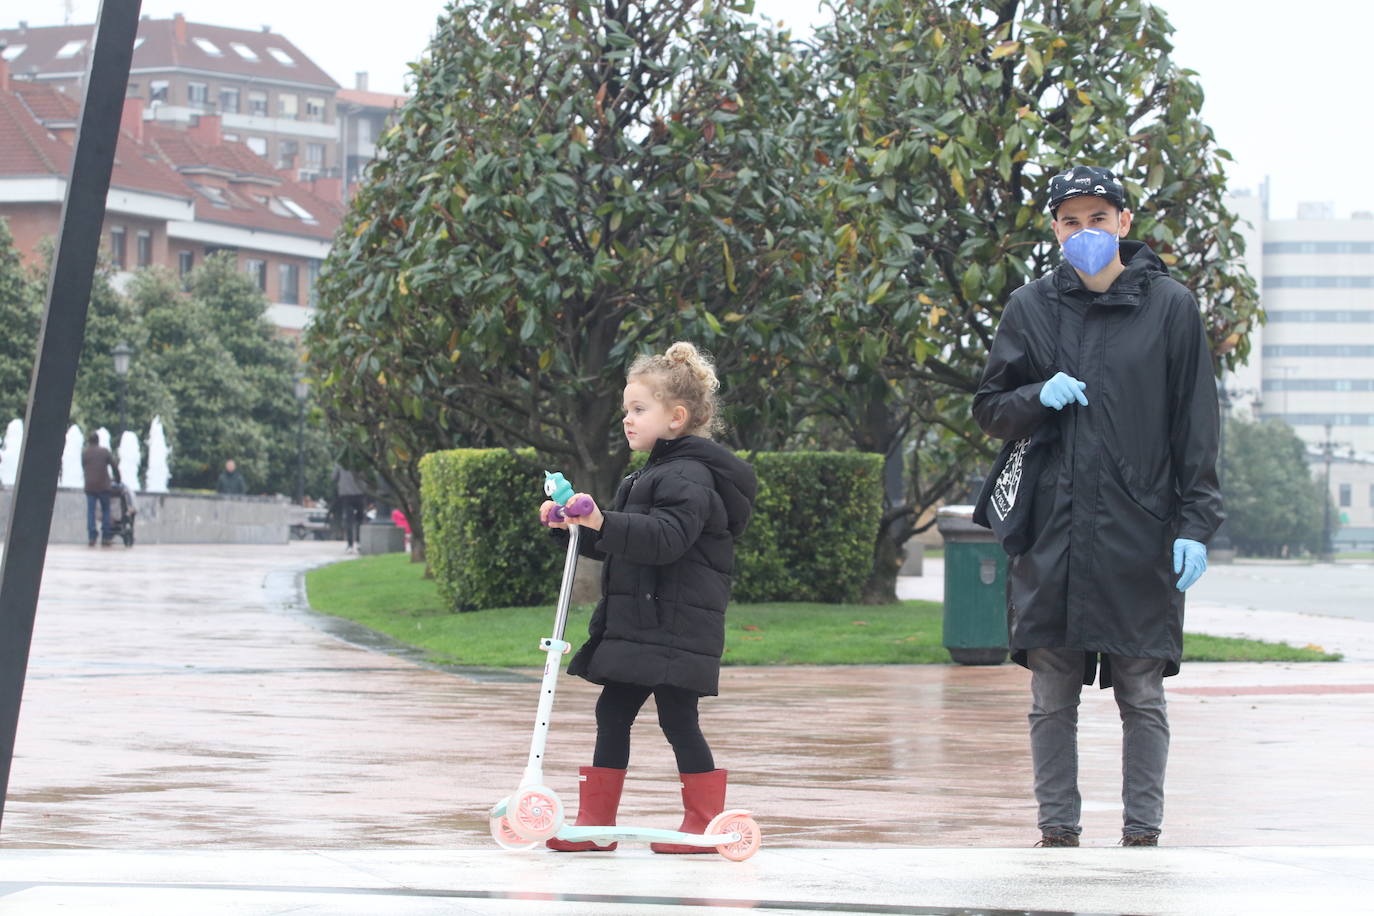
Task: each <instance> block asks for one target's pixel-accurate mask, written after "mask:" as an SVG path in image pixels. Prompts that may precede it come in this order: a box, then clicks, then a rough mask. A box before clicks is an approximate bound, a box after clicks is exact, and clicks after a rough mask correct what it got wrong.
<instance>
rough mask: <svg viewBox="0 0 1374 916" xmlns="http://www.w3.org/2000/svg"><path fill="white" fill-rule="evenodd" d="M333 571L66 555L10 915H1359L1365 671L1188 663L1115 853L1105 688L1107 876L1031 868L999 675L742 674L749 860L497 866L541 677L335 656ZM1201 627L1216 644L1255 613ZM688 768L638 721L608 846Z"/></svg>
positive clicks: (46, 642)
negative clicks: (499, 830) (1158, 809)
mask: <svg viewBox="0 0 1374 916" xmlns="http://www.w3.org/2000/svg"><path fill="white" fill-rule="evenodd" d="M339 558H341V547H340V545H338V544H334V543H328V542H327V543H308V542H297V543H293V544H290V545H283V546H280V547H270V548H269V547H247V546H233V547H205V546H165V547H149V548H144V547H139V548H137V549H135V550H133V551H127V552H126V551H123V550H118V549H116V550H96V551H90V550H87V549H86V548H83V547H54V548H51V549H50V552H49V562H48V568H47V571H46V574H45V582H44V589H43V596H42V599H41V602H40V608H39V617H38V621H37V626H36V630H35V639H34V646H33V652H32V657H31V662H30V670H29V681H28V686H27V689H26V693H25V699H24V707H23V711H22V715H21V722H20V730H19V736H18V753H17V756H16V760H15V764H14V769H13V773H12V777H11V784H10V795H9V799H8V803H7V806H6V810H5V817H4V823H3V831H0V845H3V846H4V852H3V854H0V910H3V911H4V912H11V911H13V912H46V911H47V910H45V909H43V907H45V906H50V905H51V906H55V905H57V904H58V903H61V904H62V905H64V906H69V907H70V908H71V909H65V910H63V911H64V912H84V911H86V910H83V909H82V907H83V906H87V905H89V906H90V907H91V909H90V910H89V911H90V912H96V911H97V910H98V911H101V912H111V911H127V912H152V911H154V910H157V908H158V907H164V908H165V911H166V912H192V911H196V912H226V913H228V912H234V913H238V912H253V913H257V912H262V913H278V912H288V911H289V912H311V913H314V912H320V913H326V912H349V913H352V912H387V913H392V912H405V913H410V912H416V913H423V912H431V911H434V912H438V911H440V910H442V911H444V912H463V913H465V912H474V913H477V912H480V913H527V912H528V913H534V912H538V913H584V912H585V913H620V912H624V913H631V912H654V913H657V912H675V911H682V912H686V911H689V910H691V909H695V908H698V907H700V906H703V905H705V904H706V903H712V902H714V903H715V904H716V905H722V906H726V905H728V906H746V905H747V906H750V908H756V909H765V910H768V911H770V912H815V911H818V910H819V911H827V912H906V913H917V912H979V911H980V910H977V909H960V907H964V908H969V907H973V908H977V907H982V908H984V909H983V910H981V911H987V912H991V911H993V910H995V909H997V908H999V907H1000V908H1004V909H1015V910H1025V909H1027V908H1034V909H1040V910H1043V911H1046V912H1050V911H1058V912H1104V913H1107V912H1110V913H1193V912H1196V913H1221V912H1237V913H1239V912H1256V913H1258V912H1304V911H1315V910H1308V909H1306V904H1312V903H1314V902H1317V901H1320V902H1321V903H1322V904H1323V906H1325V908H1326V911H1329V912H1359V909H1358V907H1357V906H1356V904H1355V903H1354V901H1357V900H1359V901H1367V900H1369V899H1371V898H1370V891H1374V867H1371V865H1370V864H1369V863H1370V862H1372V861H1374V849H1372V848H1371V847H1370V845H1369V844H1371V842H1374V838H1371V831H1370V828H1369V826H1368V825H1369V824H1370V823H1374V776H1371V768H1370V767H1369V766H1368V761H1369V760H1371V759H1374V663H1370V662H1363V661H1352V662H1343V663H1334V664H1307V665H1291V664H1230V665H1219V664H1190V665H1185V667H1184V669H1183V673H1182V674H1181V675H1180V676H1179V677H1176V678H1173V679H1171V680H1170V682H1169V700H1170V707H1171V708H1170V714H1171V715H1170V718H1171V722H1172V725H1173V753H1172V755H1171V759H1170V772H1169V784H1168V807H1167V811H1166V827H1165V834H1164V838H1163V842H1165V843H1166V844H1167V848H1161V849H1159V850H1135V849H1132V850H1124V849H1119V848H1111V847H1113V846H1114V844H1115V843H1116V841H1117V839H1118V838H1119V836H1120V802H1119V795H1120V776H1119V772H1120V769H1119V766H1120V765H1119V760H1120V727H1119V724H1118V720H1117V716H1116V709H1115V705H1114V703H1113V702H1112V700H1111V697H1110V695H1109V693H1108V694H1103V693H1101V692H1099V691H1096V690H1091V691H1088V692H1086V693H1085V704H1084V709H1083V712H1082V715H1081V726H1080V728H1081V762H1080V768H1081V783H1082V788H1083V793H1084V798H1085V805H1084V807H1085V813H1084V828H1085V829H1084V838H1083V840H1084V845H1085V847H1087V848H1084V849H1079V850H1027V849H1026V848H1025V847H1026V846H1027V845H1028V844H1029V843H1030V842H1032V841H1033V840H1034V839H1035V838H1036V834H1035V827H1034V823H1035V816H1034V807H1033V804H1032V802H1031V787H1030V763H1029V752H1028V747H1027V740H1026V736H1025V709H1026V705H1027V689H1026V688H1027V677H1026V673H1025V672H1024V671H1022V670H1021V669H1019V668H1017V667H1015V666H1012V665H1003V666H1000V667H995V668H966V667H960V666H955V665H934V666H911V667H898V666H872V667H865V666H856V667H792V668H779V669H750V668H726V669H725V670H724V672H723V677H722V695H723V696H722V697H721V698H718V699H712V700H707V701H704V702H703V706H702V716H703V729H704V730H705V731H706V733H707V736H708V738H709V739H710V740H711V743H712V746H713V748H714V750H715V752H716V757H717V762H718V764H719V765H721V766H724V767H726V768H728V769H729V770H730V773H731V776H730V781H731V788H730V796H729V803H730V805H731V806H740V807H747V808H750V809H752V810H753V811H754V812H755V815H756V817H757V818H758V820H759V823H760V825H761V826H762V828H763V831H764V835H765V848H764V850H763V851H761V852H760V853H759V855H758V856H756V857H755V858H754V859H751V860H749V861H748V862H746V863H743V864H740V865H732V864H730V863H726V862H725V861H724V860H722V859H719V858H718V857H716V856H701V857H691V859H690V860H689V861H683V860H681V859H677V858H670V857H659V856H652V855H650V854H648V852H647V851H646V850H644V849H642V848H634V847H631V846H626V845H622V848H621V851H620V852H618V853H615V854H613V855H607V856H594V857H591V856H558V855H555V854H552V853H544V852H542V851H541V852H534V853H509V852H503V851H500V850H496V849H495V848H494V846H493V844H492V842H491V840H490V838H489V836H488V833H487V824H486V810H487V808H488V807H489V806H490V805H491V803H492V802H494V801H495V800H496V799H498V798H500V797H501V796H503V795H505V794H507V793H509V792H510V791H511V790H512V789H514V788H515V786H516V784H517V783H518V781H519V778H520V773H521V770H522V768H523V764H524V759H525V755H526V753H527V748H528V740H529V731H530V726H531V724H532V721H533V716H534V704H535V700H536V699H537V689H536V686H535V685H536V679H537V676H538V671H537V670H535V669H533V668H531V669H525V670H518V671H505V670H500V671H491V670H476V671H466V672H461V673H454V672H450V671H444V670H437V669H435V668H432V667H425V666H423V665H419V664H416V663H415V660H414V659H407V658H403V657H396V656H393V655H391V654H387V653H385V652H381V651H374V650H369V649H364V648H360V647H359V646H356V645H353V644H350V643H348V642H344V641H342V640H341V639H339V638H338V637H336V636H335V635H331V632H329V630H330V628H329V627H327V626H325V625H324V624H323V622H322V621H320V620H319V619H317V618H316V617H315V616H314V615H311V614H309V613H308V612H307V611H305V610H304V609H303V608H301V607H300V606H299V601H300V599H299V596H298V586H297V580H298V572H299V571H300V570H302V569H304V568H308V567H310V566H314V565H319V564H320V563H324V562H329V561H332V560H335V559H339ZM928 562H929V561H928ZM928 570H929V571H931V572H932V573H938V564H936V565H935V567H934V568H931V567H929V566H928ZM904 585H905V586H906V588H907V591H908V592H910V591H913V590H914V591H920V590H921V589H932V588H934V587H935V582H934V578H929V579H927V580H926V581H924V582H922V581H919V580H906V581H905V582H904ZM1208 607H1212V608H1213V610H1212V611H1211V612H1210V613H1212V617H1213V618H1214V619H1212V620H1211V622H1212V623H1214V624H1215V625H1216V626H1223V625H1228V626H1229V625H1235V626H1239V625H1240V624H1239V623H1237V621H1241V622H1242V623H1243V622H1244V620H1245V619H1246V617H1245V615H1246V614H1249V613H1251V612H1249V611H1247V609H1246V608H1243V607H1241V608H1228V607H1225V606H1222V605H1215V606H1210V605H1209V606H1208ZM1208 613H1209V612H1208V611H1206V610H1205V608H1204V607H1203V606H1201V605H1200V607H1199V614H1198V619H1199V621H1200V625H1202V624H1207V623H1208V621H1209V618H1208ZM1261 616H1263V615H1261ZM1218 620H1220V623H1218V622H1217V621H1218ZM1275 620H1278V621H1280V622H1279V623H1275ZM1265 621H1267V623H1265ZM1304 622H1308V623H1311V626H1310V627H1309V628H1308V630H1304V631H1302V632H1298V633H1292V634H1290V635H1288V636H1287V637H1286V638H1288V639H1290V640H1294V641H1299V642H1300V643H1301V642H1306V641H1315V639H1314V637H1313V636H1312V635H1310V632H1311V631H1319V630H1321V627H1323V626H1327V625H1328V624H1329V623H1330V621H1329V619H1326V618H1323V619H1322V620H1319V621H1315V622H1312V621H1308V620H1307V618H1305V617H1300V616H1299V615H1296V614H1288V615H1286V616H1285V615H1278V616H1275V615H1269V616H1268V617H1265V618H1264V620H1262V621H1261V623H1264V624H1265V625H1266V626H1269V627H1271V628H1273V627H1276V626H1288V627H1293V626H1296V625H1297V624H1301V623H1304ZM1340 624H1341V627H1346V628H1349V627H1356V628H1360V629H1354V630H1350V631H1349V632H1346V630H1342V629H1341V628H1340V627H1336V628H1334V629H1331V630H1329V631H1321V632H1320V633H1319V634H1318V635H1319V636H1320V637H1321V638H1323V639H1326V640H1327V642H1325V643H1323V645H1324V646H1325V647H1326V648H1328V649H1332V648H1334V649H1337V650H1340V649H1341V648H1342V646H1341V645H1339V642H1340V641H1341V640H1342V639H1345V640H1349V641H1350V644H1351V645H1355V644H1357V643H1359V641H1360V640H1369V641H1370V645H1374V637H1371V636H1370V634H1369V632H1367V631H1366V629H1364V628H1367V630H1368V631H1374V624H1368V623H1363V622H1358V621H1341V622H1340ZM1189 629H1190V630H1195V629H1197V628H1196V627H1194V626H1193V625H1192V621H1191V619H1190V626H1189ZM342 632H343V633H344V635H345V636H347V635H349V634H348V633H347V631H346V630H344V631H342ZM1357 654H1358V653H1357ZM531 656H532V661H536V660H537V658H538V656H537V651H536V650H535V648H534V647H531ZM595 695H596V688H595V687H593V686H591V685H589V684H586V683H584V682H582V681H580V680H576V679H572V678H564V679H563V680H562V682H561V684H560V693H559V697H558V705H557V708H556V710H555V720H554V730H553V732H552V734H551V736H550V742H549V749H548V757H547V763H546V775H547V778H548V781H549V782H550V784H551V785H552V786H553V787H554V788H555V789H556V790H558V791H559V792H560V793H563V794H564V795H565V797H567V798H570V799H571V798H575V794H576V775H575V774H576V768H577V767H578V766H579V765H582V764H586V763H588V762H590V760H589V757H590V750H591V739H592V704H593V702H594V699H595ZM673 771H674V767H673V765H672V757H671V753H670V752H669V750H668V748H667V746H666V743H665V742H664V741H663V739H662V736H661V735H660V734H659V733H658V730H657V728H656V726H655V725H654V724H653V719H652V717H648V718H647V719H646V720H642V722H641V725H640V727H639V728H638V729H637V730H636V745H635V749H634V757H633V766H632V770H631V773H630V779H629V781H628V782H627V785H626V791H625V798H624V801H623V804H622V808H621V821H622V823H636V824H644V825H653V826H670V827H671V826H674V825H675V821H676V817H677V816H678V815H679V813H680V808H679V807H678V804H679V803H678V798H677V785H676V779H675V776H674V772H673ZM188 895H189V896H188ZM512 895H514V896H512ZM579 895H581V896H579ZM598 895H599V896H598ZM583 897H586V898H588V899H582V898H583ZM516 898H519V899H516ZM592 898H595V899H592ZM669 898H671V899H669ZM191 899H194V901H195V904H194V905H193V906H192V905H188V904H187V901H188V900H191ZM1304 901H1305V903H1304ZM1285 903H1286V904H1287V905H1289V906H1290V907H1293V908H1290V909H1288V910H1284V909H1282V908H1281V905H1282V904H1285ZM126 904H127V906H128V909H127V910H120V909H119V908H120V907H122V906H125V905H126ZM792 904H795V905H796V906H790V905H792ZM1347 904H1350V907H1349V908H1347V906H1346V905H1347ZM1362 905H1365V906H1368V905H1367V904H1362ZM30 906H31V907H34V908H33V909H11V908H12V907H30ZM789 906H790V908H789ZM112 907H113V908H114V909H113V910H112V909H111V908H112ZM846 907H847V908H846ZM932 907H933V908H934V909H931V908H932ZM1237 907H1240V908H1237ZM157 911H162V910H157Z"/></svg>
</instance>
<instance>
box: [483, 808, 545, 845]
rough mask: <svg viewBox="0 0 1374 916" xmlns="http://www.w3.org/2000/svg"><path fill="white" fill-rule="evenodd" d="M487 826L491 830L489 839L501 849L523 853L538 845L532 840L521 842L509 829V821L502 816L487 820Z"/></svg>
mask: <svg viewBox="0 0 1374 916" xmlns="http://www.w3.org/2000/svg"><path fill="white" fill-rule="evenodd" d="M487 826H488V827H489V828H490V830H491V838H492V839H493V840H495V841H496V845H497V846H500V847H501V848H502V849H509V850H511V851H512V852H523V851H525V850H527V849H533V848H534V847H536V846H538V845H539V844H538V843H536V842H534V841H533V840H522V839H521V838H520V837H519V836H517V835H516V833H515V831H514V830H512V829H511V827H510V821H508V820H506V816H505V815H504V814H503V815H501V816H500V817H491V818H487Z"/></svg>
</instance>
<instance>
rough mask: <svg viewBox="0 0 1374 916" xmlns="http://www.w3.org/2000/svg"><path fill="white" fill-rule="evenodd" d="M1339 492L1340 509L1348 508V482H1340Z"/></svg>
mask: <svg viewBox="0 0 1374 916" xmlns="http://www.w3.org/2000/svg"><path fill="white" fill-rule="evenodd" d="M1340 494H1341V497H1340V502H1341V508H1342V509H1348V508H1350V484H1348V483H1343V484H1341V485H1340Z"/></svg>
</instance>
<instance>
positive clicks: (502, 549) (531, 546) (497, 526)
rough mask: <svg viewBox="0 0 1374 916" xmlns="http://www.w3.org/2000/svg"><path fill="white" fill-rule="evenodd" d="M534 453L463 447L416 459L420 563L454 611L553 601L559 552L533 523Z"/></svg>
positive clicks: (538, 486)
mask: <svg viewBox="0 0 1374 916" xmlns="http://www.w3.org/2000/svg"><path fill="white" fill-rule="evenodd" d="M544 470H545V469H544V467H543V465H541V464H540V463H539V461H538V460H537V459H536V457H535V452H534V449H519V450H516V451H515V452H511V451H508V450H506V449H476V448H463V449H453V450H451V451H444V452H433V453H431V454H428V455H426V456H425V457H424V458H423V459H421V461H420V506H421V510H420V511H421V515H422V516H423V518H424V524H425V548H426V554H425V556H426V558H427V559H428V561H429V564H430V568H431V569H433V571H434V581H435V583H436V584H437V585H438V587H439V595H440V596H441V597H442V598H443V599H444V601H445V602H446V603H447V604H448V606H449V607H451V608H453V610H455V611H475V610H479V609H482V608H493V607H523V606H528V605H534V604H552V603H553V602H554V601H555V600H556V599H557V597H558V577H559V575H560V574H561V572H562V568H563V556H564V554H563V551H561V550H559V549H558V546H557V543H556V542H555V541H554V539H553V538H552V537H550V536H549V533H548V531H547V530H546V529H545V528H544V527H543V526H541V525H540V524H539V513H538V511H537V510H538V509H539V504H540V503H541V502H543V500H544Z"/></svg>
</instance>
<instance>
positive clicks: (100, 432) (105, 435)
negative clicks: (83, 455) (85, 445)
mask: <svg viewBox="0 0 1374 916" xmlns="http://www.w3.org/2000/svg"><path fill="white" fill-rule="evenodd" d="M95 435H96V438H98V439H99V440H100V441H99V442H97V443H96V445H99V446H100V447H101V448H103V449H108V450H109V451H111V452H113V451H114V449H112V448H110V431H109V430H108V429H106V428H105V427H103V426H102V427H100V428H99V429H97V430H96V431H95Z"/></svg>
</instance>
